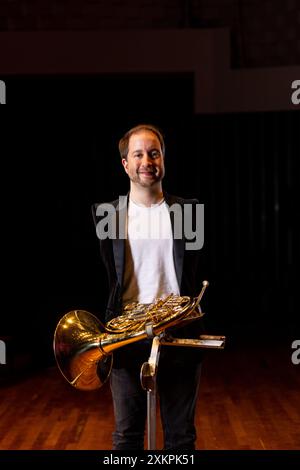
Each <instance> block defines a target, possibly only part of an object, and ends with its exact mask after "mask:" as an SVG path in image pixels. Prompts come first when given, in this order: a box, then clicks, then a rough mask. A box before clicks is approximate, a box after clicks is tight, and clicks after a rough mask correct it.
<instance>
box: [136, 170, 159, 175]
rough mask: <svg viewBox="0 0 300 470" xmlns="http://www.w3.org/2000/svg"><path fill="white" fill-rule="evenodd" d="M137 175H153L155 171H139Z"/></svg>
mask: <svg viewBox="0 0 300 470" xmlns="http://www.w3.org/2000/svg"><path fill="white" fill-rule="evenodd" d="M138 173H139V175H145V176H153V175H155V173H156V171H139V172H138Z"/></svg>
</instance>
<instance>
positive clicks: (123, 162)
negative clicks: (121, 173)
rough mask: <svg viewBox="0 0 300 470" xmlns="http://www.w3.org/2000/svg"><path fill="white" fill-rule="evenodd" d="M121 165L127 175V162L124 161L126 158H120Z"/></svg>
mask: <svg viewBox="0 0 300 470" xmlns="http://www.w3.org/2000/svg"><path fill="white" fill-rule="evenodd" d="M122 165H123V167H124V170H125V171H126V173H128V161H127V160H126V158H122Z"/></svg>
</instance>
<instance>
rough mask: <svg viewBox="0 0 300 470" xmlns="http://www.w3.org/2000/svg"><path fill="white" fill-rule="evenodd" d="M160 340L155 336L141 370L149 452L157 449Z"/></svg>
mask: <svg viewBox="0 0 300 470" xmlns="http://www.w3.org/2000/svg"><path fill="white" fill-rule="evenodd" d="M159 352H160V338H159V337H158V336H155V337H154V338H153V341H152V348H151V353H150V357H149V360H148V362H144V364H143V365H142V368H141V374H140V379H141V384H142V387H143V389H144V390H147V446H148V450H155V449H156V391H157V390H156V374H157V367H158V361H159Z"/></svg>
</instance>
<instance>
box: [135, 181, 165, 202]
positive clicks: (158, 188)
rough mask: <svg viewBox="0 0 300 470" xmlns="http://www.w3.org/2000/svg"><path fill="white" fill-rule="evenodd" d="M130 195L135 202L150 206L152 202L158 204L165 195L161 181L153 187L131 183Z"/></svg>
mask: <svg viewBox="0 0 300 470" xmlns="http://www.w3.org/2000/svg"><path fill="white" fill-rule="evenodd" d="M130 197H131V199H132V200H133V201H134V202H136V203H138V204H142V205H143V206H147V207H150V206H151V205H152V204H157V203H158V202H160V201H161V200H162V199H163V197H164V196H163V190H162V185H161V182H159V184H158V185H154V186H152V187H151V188H144V187H141V186H137V185H135V184H132V183H131V185H130Z"/></svg>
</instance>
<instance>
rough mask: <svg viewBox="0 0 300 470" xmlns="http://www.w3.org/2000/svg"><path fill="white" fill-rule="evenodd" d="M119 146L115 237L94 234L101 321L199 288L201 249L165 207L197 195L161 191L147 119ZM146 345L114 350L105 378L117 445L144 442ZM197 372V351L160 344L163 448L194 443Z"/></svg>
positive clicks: (160, 156) (185, 333)
mask: <svg viewBox="0 0 300 470" xmlns="http://www.w3.org/2000/svg"><path fill="white" fill-rule="evenodd" d="M119 151H120V155H121V159H122V165H123V167H124V170H125V172H126V173H127V175H128V177H129V180H130V191H129V194H128V195H127V198H126V201H125V205H124V206H123V207H120V205H118V202H119V201H113V202H112V203H111V204H112V205H113V207H115V208H116V214H117V224H116V225H117V230H116V237H115V238H114V239H113V237H107V238H105V239H103V237H101V236H99V234H98V236H99V238H100V251H101V255H102V259H103V261H104V264H105V266H106V269H107V273H108V279H109V289H110V292H109V299H108V305H107V311H106V321H108V320H110V319H111V318H113V317H115V316H118V315H120V314H121V312H122V310H123V308H124V306H125V305H127V304H128V303H131V302H134V301H138V302H141V303H145V304H148V303H152V302H154V301H155V300H156V299H157V298H163V297H165V296H166V295H168V294H170V293H173V294H181V295H188V296H195V295H197V294H198V293H199V289H200V280H199V278H197V264H198V254H199V250H196V251H195V250H191V249H186V240H185V234H184V231H182V236H181V237H180V238H179V237H178V236H174V233H175V231H176V229H178V226H177V228H176V227H175V225H176V224H175V220H174V212H173V211H171V210H170V208H172V207H177V209H178V208H180V209H182V211H184V207H185V205H188V206H189V207H192V206H196V204H197V200H195V199H193V200H184V199H182V198H178V197H175V196H171V195H169V194H168V193H166V192H165V191H164V190H163V188H162V180H163V177H164V174H165V145H164V139H163V136H162V134H161V132H160V131H159V129H157V128H156V127H155V126H152V125H147V124H146V125H143V124H142V125H138V126H136V127H134V128H133V129H130V130H129V131H128V132H127V133H126V134H125V135H124V137H122V139H121V140H120V142H119ZM100 206H101V205H98V204H95V205H94V206H93V216H94V221H95V224H96V227H97V225H98V224H99V221H100V220H101V218H100V216H99V215H97V214H99V210H98V209H99V207H100ZM124 211H125V217H124ZM177 225H178V224H177ZM180 228H182V227H180ZM122 230H123V232H122ZM97 233H98V232H97ZM120 233H121V236H120ZM122 233H123V234H124V235H125V236H122ZM101 238H102V239H101ZM202 279H203V278H202ZM195 323H197V326H195ZM191 326H192V328H191ZM200 327H201V325H200ZM192 332H193V334H192ZM199 334H200V331H199V322H198V321H196V322H193V323H191V324H190V326H185V327H179V328H177V329H176V336H177V337H178V336H181V337H191V336H194V337H196V336H198V335H199ZM150 350H151V341H150V340H144V341H140V342H138V343H135V344H133V345H129V346H125V347H122V348H119V349H117V350H116V351H115V352H114V364H113V369H112V372H111V376H110V379H111V390H112V397H113V405H114V413H115V432H114V433H113V448H114V449H115V450H125V449H126V450H137V449H143V448H144V432H145V421H146V416H147V413H146V410H147V409H146V404H147V396H146V392H145V391H144V390H143V389H142V387H141V383H140V369H141V365H142V364H143V362H145V361H147V360H148V358H149V353H150ZM200 370H201V353H200V351H199V350H197V349H196V350H194V349H193V348H181V347H170V346H165V347H162V350H161V354H160V362H159V366H158V376H157V387H158V393H159V397H160V410H161V418H162V425H163V431H164V448H165V449H167V450H169V451H170V450H183V449H194V448H195V440H196V430H195V426H194V416H195V407H196V401H197V394H198V386H199V379H200Z"/></svg>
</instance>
